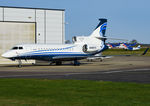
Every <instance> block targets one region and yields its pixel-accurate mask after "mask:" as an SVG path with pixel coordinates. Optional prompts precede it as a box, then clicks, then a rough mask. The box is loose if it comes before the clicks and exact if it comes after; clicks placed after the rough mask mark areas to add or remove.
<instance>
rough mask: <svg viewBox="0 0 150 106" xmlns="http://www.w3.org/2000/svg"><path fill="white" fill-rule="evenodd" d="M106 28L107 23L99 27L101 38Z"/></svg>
mask: <svg viewBox="0 0 150 106" xmlns="http://www.w3.org/2000/svg"><path fill="white" fill-rule="evenodd" d="M106 26H107V23H106V22H105V23H104V24H102V25H101V26H100V32H99V33H100V35H102V36H104V35H105V31H106Z"/></svg>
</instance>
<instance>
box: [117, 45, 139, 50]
mask: <svg viewBox="0 0 150 106" xmlns="http://www.w3.org/2000/svg"><path fill="white" fill-rule="evenodd" d="M131 45H135V44H127V43H121V44H120V45H119V46H117V47H118V48H122V49H126V50H139V49H141V45H138V46H137V47H132V46H131Z"/></svg>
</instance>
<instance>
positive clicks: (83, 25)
mask: <svg viewBox="0 0 150 106" xmlns="http://www.w3.org/2000/svg"><path fill="white" fill-rule="evenodd" d="M0 6H15V7H32V8H50V9H65V21H66V23H68V24H66V40H71V39H72V36H79V35H90V34H91V33H92V31H93V29H94V28H95V27H96V25H97V24H98V22H99V21H98V19H99V18H107V19H108V27H107V32H106V36H108V37H114V38H125V39H128V40H132V39H136V40H137V41H138V42H140V43H150V0H0Z"/></svg>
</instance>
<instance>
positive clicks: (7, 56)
mask: <svg viewBox="0 0 150 106" xmlns="http://www.w3.org/2000/svg"><path fill="white" fill-rule="evenodd" d="M1 56H2V57H4V58H11V57H12V56H11V55H10V54H9V53H8V52H6V53H4V54H2V55H1Z"/></svg>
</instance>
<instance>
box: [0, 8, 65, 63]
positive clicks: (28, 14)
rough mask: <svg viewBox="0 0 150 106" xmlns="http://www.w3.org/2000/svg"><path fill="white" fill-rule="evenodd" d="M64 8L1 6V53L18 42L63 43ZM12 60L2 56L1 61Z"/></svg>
mask: <svg viewBox="0 0 150 106" xmlns="http://www.w3.org/2000/svg"><path fill="white" fill-rule="evenodd" d="M64 14H65V11H64V10H63V9H42V8H20V7H0V55H1V54H2V53H4V52H6V51H7V50H8V49H10V48H11V47H12V46H14V45H16V44H24V43H39V44H54V43H55V44H62V43H64V41H65V27H64V23H65V21H64ZM4 61H5V63H7V62H10V61H7V60H5V59H3V58H1V57H0V63H3V62H4Z"/></svg>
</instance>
